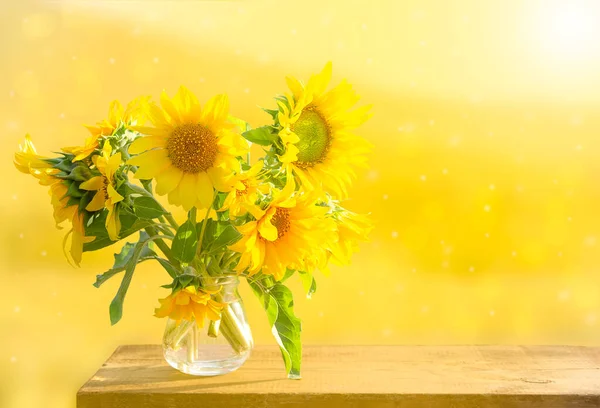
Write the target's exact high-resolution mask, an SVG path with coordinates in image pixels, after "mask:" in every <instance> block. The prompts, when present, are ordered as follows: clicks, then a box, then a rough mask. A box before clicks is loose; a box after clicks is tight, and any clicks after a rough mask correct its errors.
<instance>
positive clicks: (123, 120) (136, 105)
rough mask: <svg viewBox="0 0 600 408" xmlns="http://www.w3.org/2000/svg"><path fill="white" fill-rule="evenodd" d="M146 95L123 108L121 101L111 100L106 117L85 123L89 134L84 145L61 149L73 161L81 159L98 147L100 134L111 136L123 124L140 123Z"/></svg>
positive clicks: (143, 116)
mask: <svg viewBox="0 0 600 408" xmlns="http://www.w3.org/2000/svg"><path fill="white" fill-rule="evenodd" d="M148 99H149V98H148V97H140V98H137V99H134V100H133V101H131V102H130V103H129V104H128V105H127V108H125V109H123V105H121V102H119V101H117V100H115V101H112V102H111V104H110V107H109V108H108V119H104V120H102V121H100V122H98V123H97V124H96V125H95V126H90V125H85V127H86V128H87V129H88V130H89V131H90V133H91V136H89V137H88V138H87V139H86V140H85V145H84V146H73V147H65V148H63V149H62V150H63V151H64V152H65V153H70V154H72V155H74V156H75V158H74V159H73V161H74V162H75V161H79V160H83V159H85V158H86V157H89V156H90V155H91V154H92V153H93V152H94V151H95V150H96V149H98V144H99V139H100V138H101V137H102V136H111V135H112V134H113V133H115V131H116V130H117V129H118V128H119V127H120V126H121V124H125V125H126V126H129V125H132V124H141V123H142V122H144V121H145V118H146V112H147V106H148Z"/></svg>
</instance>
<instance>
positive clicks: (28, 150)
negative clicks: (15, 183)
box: [14, 135, 94, 265]
mask: <svg viewBox="0 0 600 408" xmlns="http://www.w3.org/2000/svg"><path fill="white" fill-rule="evenodd" d="M49 160H50V159H48V158H46V157H43V156H40V155H38V154H37V151H36V149H35V146H34V145H33V142H32V141H31V137H30V136H29V135H27V136H25V143H24V145H23V146H19V151H18V152H17V153H15V159H14V163H15V167H16V168H17V169H18V170H19V171H20V172H22V173H25V174H31V175H32V176H34V177H35V178H37V179H38V180H39V182H40V184H42V185H45V186H49V187H50V190H49V194H50V200H51V204H52V207H53V208H54V220H55V222H56V227H57V228H59V229H61V226H60V225H61V224H62V223H63V222H64V221H70V222H71V224H72V225H73V227H72V229H71V231H69V233H67V235H66V236H65V245H66V242H67V239H68V237H69V236H70V235H72V237H71V248H70V254H71V258H72V259H73V262H74V263H75V264H76V265H79V264H80V263H81V258H82V255H83V244H84V243H87V242H91V241H93V240H94V237H86V236H85V224H84V218H83V214H81V213H80V212H79V207H78V205H69V200H70V197H69V195H68V190H69V189H68V187H67V186H66V185H65V184H64V182H63V180H62V179H60V178H57V177H55V176H56V175H57V174H58V173H60V170H58V169H55V168H54V167H53V165H52V164H51V163H50V161H49ZM65 255H66V253H65ZM67 258H68V257H67Z"/></svg>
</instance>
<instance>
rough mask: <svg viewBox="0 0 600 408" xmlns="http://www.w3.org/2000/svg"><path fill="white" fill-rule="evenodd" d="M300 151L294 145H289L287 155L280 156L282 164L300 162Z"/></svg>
mask: <svg viewBox="0 0 600 408" xmlns="http://www.w3.org/2000/svg"><path fill="white" fill-rule="evenodd" d="M299 152H300V150H298V148H297V147H296V146H294V145H293V144H288V145H287V147H286V150H285V153H284V154H283V155H281V156H279V160H280V161H281V162H282V163H293V162H295V161H296V160H298V153H299Z"/></svg>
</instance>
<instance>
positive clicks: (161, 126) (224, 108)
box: [128, 86, 248, 210]
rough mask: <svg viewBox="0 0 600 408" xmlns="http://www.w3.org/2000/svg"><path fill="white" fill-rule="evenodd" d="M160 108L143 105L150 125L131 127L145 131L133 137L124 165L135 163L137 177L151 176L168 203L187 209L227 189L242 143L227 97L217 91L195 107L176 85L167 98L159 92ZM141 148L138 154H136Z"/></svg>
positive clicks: (208, 203) (188, 94)
mask: <svg viewBox="0 0 600 408" xmlns="http://www.w3.org/2000/svg"><path fill="white" fill-rule="evenodd" d="M161 105H162V109H161V108H159V107H158V106H156V105H151V106H150V108H149V116H150V120H151V122H152V124H153V125H154V127H135V128H134V129H135V130H137V131H139V132H140V133H142V134H146V135H147V136H144V137H141V138H138V139H136V140H135V141H134V142H133V143H132V144H131V146H130V148H129V153H130V154H139V155H138V156H136V157H133V158H132V159H130V160H129V162H128V163H129V164H132V165H134V166H139V168H138V169H137V172H136V174H135V177H136V178H137V179H142V180H146V179H152V178H155V179H156V192H157V194H159V195H165V194H168V195H169V203H171V204H174V205H181V206H183V208H184V209H186V210H190V209H191V208H192V207H194V206H196V207H198V208H200V209H202V208H208V207H210V206H211V205H212V202H213V198H214V188H216V189H217V190H219V191H230V189H231V184H230V182H229V181H228V179H230V177H231V175H233V173H235V172H239V171H240V164H239V161H238V159H237V157H239V156H242V155H243V154H245V153H246V151H247V150H248V144H247V143H246V142H245V141H244V139H243V138H242V137H241V136H240V135H239V134H237V133H234V131H233V128H234V125H233V124H231V123H230V122H229V121H228V120H227V116H228V112H229V99H228V98H227V96H226V95H217V96H215V97H213V98H212V99H210V100H209V101H208V102H207V103H206V105H205V106H204V109H203V110H201V109H200V103H199V102H198V99H196V97H195V96H194V94H192V93H191V92H190V91H189V90H188V89H187V88H185V87H183V86H182V87H180V88H179V91H178V92H177V94H176V95H175V96H174V97H173V98H169V97H168V96H167V94H166V93H165V92H163V93H162V95H161ZM140 153H141V154H140Z"/></svg>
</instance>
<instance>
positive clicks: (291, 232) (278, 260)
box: [230, 176, 335, 280]
mask: <svg viewBox="0 0 600 408" xmlns="http://www.w3.org/2000/svg"><path fill="white" fill-rule="evenodd" d="M294 189H295V183H294V181H293V177H291V176H288V182H287V183H286V186H285V187H284V189H283V190H281V191H280V192H279V193H278V194H277V195H276V196H275V197H274V199H273V201H272V202H271V203H270V204H269V207H268V208H267V209H266V210H265V211H264V212H263V213H262V215H260V216H259V217H258V218H257V220H256V221H250V222H248V223H246V224H244V225H242V226H238V227H237V228H238V231H239V232H240V233H241V234H242V238H241V239H240V240H239V241H238V242H237V243H235V244H234V245H232V246H231V247H230V249H231V250H233V251H236V252H239V253H241V257H240V260H239V262H238V265H237V266H236V267H235V271H236V272H238V273H242V272H244V271H246V270H247V271H248V273H249V274H250V275H253V274H255V273H257V272H258V271H259V270H261V268H262V272H263V273H264V274H266V275H273V276H274V277H275V279H277V280H279V279H281V278H282V277H283V276H284V274H285V272H286V269H288V268H289V269H297V270H305V269H306V265H305V264H304V259H312V258H315V257H317V256H318V255H317V253H318V252H320V251H321V249H322V248H323V247H324V246H327V245H328V242H329V241H330V240H331V239H332V237H333V236H334V235H335V224H334V223H333V221H332V220H331V219H328V218H325V215H326V213H327V212H328V207H324V206H319V205H316V203H317V202H316V200H315V199H314V198H313V197H311V196H310V195H309V194H305V193H304V194H301V193H297V194H295V193H294Z"/></svg>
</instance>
